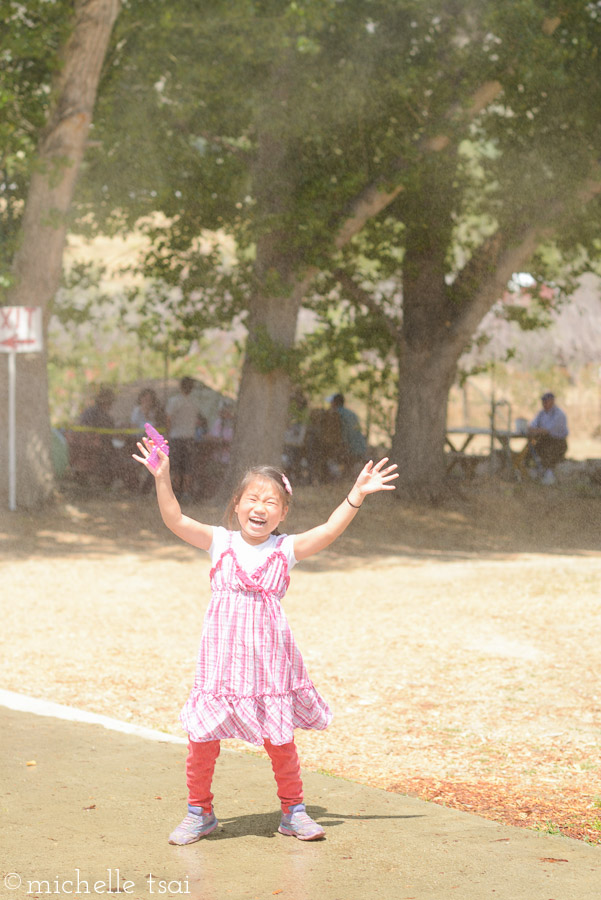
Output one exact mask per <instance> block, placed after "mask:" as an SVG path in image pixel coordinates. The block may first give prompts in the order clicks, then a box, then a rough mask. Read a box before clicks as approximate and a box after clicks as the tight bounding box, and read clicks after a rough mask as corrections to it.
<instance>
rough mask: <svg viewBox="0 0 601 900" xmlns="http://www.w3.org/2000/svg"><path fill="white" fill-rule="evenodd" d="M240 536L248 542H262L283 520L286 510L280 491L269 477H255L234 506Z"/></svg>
mask: <svg viewBox="0 0 601 900" xmlns="http://www.w3.org/2000/svg"><path fill="white" fill-rule="evenodd" d="M234 511H235V513H236V515H237V516H238V521H239V523H240V529H241V531H242V537H243V538H244V540H245V541H247V542H248V543H249V544H262V543H263V541H266V540H267V538H268V537H269V535H270V534H271V533H272V532H273V531H275V529H276V528H277V527H278V525H279V524H280V522H283V521H284V519H285V518H286V514H287V512H288V506H286V505H284V502H283V500H282V495H281V491H279V490H278V489H277V487H276V486H275V485H274V484H273V483H272V482H271V480H270V479H269V478H256V479H254V480H253V481H251V483H250V484H249V485H248V487H246V488H245V490H244V491H243V492H242V495H241V497H240V499H239V500H238V502H237V503H236V505H235V507H234Z"/></svg>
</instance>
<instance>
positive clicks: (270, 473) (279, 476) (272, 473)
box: [223, 466, 292, 534]
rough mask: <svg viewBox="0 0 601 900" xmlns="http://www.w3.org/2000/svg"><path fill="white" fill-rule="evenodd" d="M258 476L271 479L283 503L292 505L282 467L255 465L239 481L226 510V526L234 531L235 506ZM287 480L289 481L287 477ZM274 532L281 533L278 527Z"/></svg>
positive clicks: (266, 479) (286, 505)
mask: <svg viewBox="0 0 601 900" xmlns="http://www.w3.org/2000/svg"><path fill="white" fill-rule="evenodd" d="M258 478H263V479H264V480H265V481H270V482H271V483H272V484H273V486H274V487H275V488H276V490H277V492H278V495H279V497H280V499H281V501H282V504H283V505H284V506H285V507H288V506H290V503H291V501H292V494H289V493H288V491H287V490H286V487H285V482H284V478H286V476H285V475H284V473H283V472H282V471H281V470H280V469H276V467H275V466H253V467H252V469H248V471H247V472H245V473H244V475H243V476H242V478H241V479H240V481H239V482H238V484H237V486H236V490H235V491H234V493H233V494H232V497H231V500H230V502H229V503H228V505H227V508H226V510H225V515H224V517H223V519H224V522H225V526H226V528H229V529H230V531H232V530H233V529H234V528H235V527H236V525H237V517H236V511H235V507H236V506H237V504H238V503H239V502H240V497H241V496H242V494H243V493H244V491H245V490H246V488H247V487H248V486H249V484H251V482H253V481H255V479H258ZM286 482H288V479H287V478H286ZM273 533H274V534H279V532H278V530H277V529H276V530H275V531H274V532H273Z"/></svg>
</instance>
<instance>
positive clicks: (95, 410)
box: [69, 387, 118, 487]
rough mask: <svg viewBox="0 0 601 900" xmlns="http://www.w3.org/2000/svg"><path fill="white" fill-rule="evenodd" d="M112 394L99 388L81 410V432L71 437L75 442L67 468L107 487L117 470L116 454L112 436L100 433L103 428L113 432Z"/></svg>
mask: <svg viewBox="0 0 601 900" xmlns="http://www.w3.org/2000/svg"><path fill="white" fill-rule="evenodd" d="M114 402H115V393H114V391H113V390H112V388H110V387H101V388H100V389H99V390H98V393H97V394H96V399H95V401H94V403H93V404H92V405H91V406H88V407H87V409H84V411H83V412H82V414H81V415H80V417H79V422H78V424H79V425H81V426H83V427H84V430H82V431H81V432H77V433H76V434H75V438H76V439H75V442H74V443H73V444H72V445H71V446H70V448H69V449H70V453H71V465H72V467H73V469H74V470H76V471H78V472H79V473H80V474H84V473H86V474H91V473H93V474H94V475H95V476H96V477H98V478H99V479H100V481H101V483H102V484H103V485H104V486H105V487H108V486H109V485H110V484H111V482H112V480H113V478H114V476H115V472H116V471H117V468H118V467H117V465H116V451H115V448H114V446H113V440H112V436H111V435H110V434H104V433H103V431H104V429H114V428H115V421H114V419H113V417H112V415H111V408H112V406H113V403H114Z"/></svg>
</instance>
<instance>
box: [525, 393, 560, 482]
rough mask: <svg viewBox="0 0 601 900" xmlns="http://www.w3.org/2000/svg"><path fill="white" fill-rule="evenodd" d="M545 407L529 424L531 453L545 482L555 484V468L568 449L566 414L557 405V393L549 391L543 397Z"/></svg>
mask: <svg viewBox="0 0 601 900" xmlns="http://www.w3.org/2000/svg"><path fill="white" fill-rule="evenodd" d="M541 401H542V404H543V408H542V409H541V410H540V411H539V412H538V413H537V414H536V416H535V417H534V418H533V420H532V422H531V423H530V425H529V426H528V437H529V438H530V447H531V449H530V453H531V456H532V458H533V459H534V462H535V465H536V468H537V471H538V474H539V476H540V477H541V481H542V483H543V484H553V482H554V481H555V475H554V474H553V469H554V468H555V466H556V465H557V463H558V462H560V460H562V459H563V458H564V456H565V455H566V451H567V449H568V442H567V440H566V438H567V436H568V422H567V419H566V414H565V413H564V412H563V410H561V409H560V408H559V407H558V406H555V395H554V394H552V393H551V391H547V392H546V393H545V394H543V396H542V397H541Z"/></svg>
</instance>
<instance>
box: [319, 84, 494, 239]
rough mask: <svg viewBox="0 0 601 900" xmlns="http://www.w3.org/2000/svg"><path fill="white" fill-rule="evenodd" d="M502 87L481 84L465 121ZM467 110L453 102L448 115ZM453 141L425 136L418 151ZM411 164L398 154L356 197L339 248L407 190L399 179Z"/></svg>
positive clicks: (449, 117)
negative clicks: (384, 174)
mask: <svg viewBox="0 0 601 900" xmlns="http://www.w3.org/2000/svg"><path fill="white" fill-rule="evenodd" d="M502 89H503V88H502V85H501V83H500V82H499V81H487V82H485V83H484V84H482V85H481V86H480V87H479V88H478V89H477V90H476V91H475V92H474V94H472V97H471V99H470V102H469V104H468V106H467V116H466V120H467V121H468V122H469V121H471V120H472V119H474V118H475V117H476V116H477V115H478V114H479V113H480V112H482V110H483V109H485V108H486V107H487V106H488V104H489V103H491V102H492V101H493V100H494V99H495V97H498V95H499V94H500V93H501V91H502ZM464 112H465V109H464V107H463V106H461V105H460V104H454V105H453V106H452V107H451V109H450V110H449V111H448V113H447V115H446V117H445V118H446V119H447V120H448V121H451V120H453V119H455V118H457V117H458V116H460V115H461V114H463V113H464ZM451 141H452V139H451V137H450V136H449V135H447V134H438V135H434V136H433V137H427V138H422V140H421V141H420V142H419V143H418V151H419V153H421V154H422V155H426V154H428V153H440V152H441V151H442V150H445V149H446V148H447V147H448V146H449V144H450V143H451ZM409 165H410V163H409V161H408V160H407V159H406V158H405V157H402V156H401V157H398V159H397V160H396V162H395V163H394V165H393V166H392V167H391V172H390V174H389V175H388V176H387V177H383V178H379V179H378V180H377V181H375V182H374V183H373V184H370V185H368V186H367V187H366V188H364V190H362V191H361V192H360V193H359V194H358V195H357V196H356V197H355V199H354V200H353V201H352V202H351V204H350V206H349V210H348V215H347V217H346V219H345V220H344V222H343V223H342V225H341V227H340V228H339V229H338V233H337V235H336V237H335V239H334V245H335V247H336V249H337V250H341V249H342V247H344V246H346V244H348V243H349V241H350V240H351V238H353V237H354V236H355V235H356V234H358V233H359V231H361V229H362V228H363V226H364V225H365V224H366V223H367V222H368V221H369V220H370V219H372V218H374V216H377V215H378V213H380V212H382V210H384V209H386V207H387V206H389V205H390V204H391V203H392V201H393V200H395V199H396V197H398V195H399V194H400V193H401V191H402V190H403V189H404V185H403V184H402V183H400V182H399V178H400V175H401V174H402V173H403V172H405V171H406V170H407V169H408V168H409ZM386 185H389V187H388V189H387V188H386V187H385V186H386ZM390 185H394V187H390Z"/></svg>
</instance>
